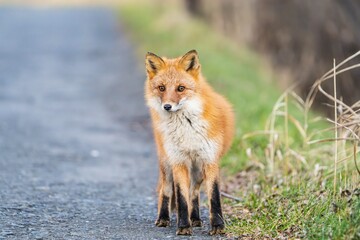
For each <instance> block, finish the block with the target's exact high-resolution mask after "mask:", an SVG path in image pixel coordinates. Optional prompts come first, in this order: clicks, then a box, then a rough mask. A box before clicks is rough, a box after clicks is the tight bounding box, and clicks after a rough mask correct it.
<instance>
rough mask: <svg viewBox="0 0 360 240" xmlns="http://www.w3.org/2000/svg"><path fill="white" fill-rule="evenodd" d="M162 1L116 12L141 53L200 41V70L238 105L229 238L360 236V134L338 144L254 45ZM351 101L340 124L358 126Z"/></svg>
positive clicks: (182, 49)
mask: <svg viewBox="0 0 360 240" xmlns="http://www.w3.org/2000/svg"><path fill="white" fill-rule="evenodd" d="M161 3H162V1H157V4H149V2H147V1H145V2H144V1H140V2H137V3H127V4H124V5H122V6H121V7H120V17H121V19H122V22H123V25H124V27H125V28H126V29H127V30H128V32H129V37H130V38H131V39H132V40H133V41H134V42H135V43H136V44H137V46H139V48H138V56H139V59H143V57H144V55H145V53H146V52H147V51H151V52H154V53H156V54H158V55H160V56H161V55H165V56H170V57H176V56H179V55H182V54H184V53H186V52H187V51H189V50H191V49H196V50H197V51H198V52H199V55H200V62H201V64H202V69H203V74H204V76H205V77H206V78H207V79H208V81H209V82H210V83H211V84H212V85H213V86H214V87H215V88H216V89H217V90H218V91H220V92H221V93H223V94H224V95H226V96H227V98H228V99H229V100H230V101H231V102H232V104H233V105H234V110H235V113H236V117H237V132H236V137H235V141H234V144H233V147H232V149H231V150H230V152H229V153H228V154H227V156H225V157H224V159H223V161H222V165H223V169H224V172H225V173H226V174H225V175H226V181H224V183H225V184H224V186H223V190H224V191H226V192H229V193H231V194H234V195H237V196H239V197H241V198H242V199H243V200H242V201H241V202H233V201H231V200H227V199H225V200H224V203H225V205H224V209H225V213H226V219H228V224H227V232H228V234H229V236H242V237H244V238H245V239H246V238H249V239H254V238H255V239H256V238H257V239H263V238H276V237H285V238H307V239H329V238H332V239H356V238H359V237H360V224H359V222H360V218H359V214H358V213H359V212H360V200H359V199H360V198H359V180H360V178H359V174H358V173H357V171H356V168H355V165H354V161H353V159H354V158H356V156H357V155H359V154H358V152H359V151H358V150H357V149H356V148H355V154H354V150H353V149H354V146H357V145H358V143H359V141H358V140H356V138H355V136H356V134H355V133H356V132H354V134H353V133H352V132H351V131H349V130H346V128H344V127H341V128H340V127H339V126H338V127H336V128H335V129H336V130H338V131H339V132H338V134H340V135H339V137H341V136H345V137H346V138H347V139H348V140H347V141H335V143H334V141H333V140H331V139H333V138H334V128H333V125H334V123H331V124H332V125H330V124H329V121H324V117H321V116H320V117H319V116H318V115H319V114H315V113H314V112H312V111H311V105H312V101H313V96H314V95H313V94H310V95H309V98H308V99H301V98H300V97H299V96H297V95H296V94H295V93H294V92H293V91H290V90H289V91H286V92H284V93H283V94H281V91H280V90H279V89H278V88H277V87H276V84H274V82H275V81H274V78H275V77H274V76H272V75H271V74H270V71H268V70H267V67H266V66H265V65H264V64H263V61H262V60H261V58H260V57H259V56H257V55H256V54H255V53H254V52H252V51H251V50H249V49H247V48H246V47H241V46H240V47H239V46H238V45H236V44H234V43H233V42H232V41H231V40H229V39H226V38H225V37H222V36H219V35H218V34H216V33H215V32H214V31H213V30H211V29H210V28H209V27H208V26H207V25H206V24H205V23H204V22H202V21H200V20H198V19H193V18H191V17H189V16H187V15H186V13H184V11H181V10H179V7H176V8H175V7H174V6H172V4H173V3H172V4H167V5H165V4H161ZM340 66H341V63H340V64H339V65H337V66H336V68H334V69H333V70H331V71H329V72H328V73H327V74H325V75H324V76H323V77H322V78H320V79H319V81H317V82H316V84H315V85H314V92H318V91H320V92H321V83H322V82H323V81H325V80H327V79H330V80H331V79H332V78H333V76H332V75H331V74H332V73H333V72H336V74H338V73H339V72H341V70H340V68H337V67H340ZM319 89H320V90H319ZM337 104H338V105H341V104H342V103H341V102H337ZM351 107H352V109H354V113H353V112H351V111H350V110H349V111H350V112H351V113H352V115H351V114H350V115H351V117H348V115H349V111H347V110H346V109H347V107H346V106H343V108H344V109H345V110H344V111H343V112H341V113H339V118H338V119H341V118H342V117H343V119H345V120H342V122H339V123H338V122H337V121H335V122H336V123H335V124H340V125H341V124H342V125H346V124H348V125H346V126H350V127H349V128H351V129H353V128H352V127H354V126H355V128H356V126H358V125H357V124H359V122H358V121H357V120H349V119H352V118H354V119H356V118H357V117H358V115H357V114H358V110H356V109H358V108H357V106H351ZM324 129H325V130H324ZM351 129H350V130H351ZM344 130H346V131H344ZM354 131H355V130H354ZM345 132H347V135H344V133H345ZM349 132H350V133H349ZM341 134H342V135H341ZM349 139H350V140H349ZM334 144H336V145H337V148H338V151H335V153H334ZM334 155H335V156H336V155H338V157H336V158H334ZM335 165H336V174H334V171H335ZM334 187H335V188H334Z"/></svg>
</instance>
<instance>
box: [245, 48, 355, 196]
mask: <svg viewBox="0 0 360 240" xmlns="http://www.w3.org/2000/svg"><path fill="white" fill-rule="evenodd" d="M359 55H360V51H359V52H357V53H356V54H354V55H352V56H351V57H349V58H347V59H346V60H344V61H342V62H341V63H340V64H338V65H336V64H335V61H334V67H333V68H332V69H331V70H330V71H328V72H327V73H326V74H325V75H323V76H322V77H321V78H320V79H318V80H317V81H315V83H314V85H313V86H312V88H311V91H310V92H309V94H308V96H307V97H306V99H302V98H301V97H300V96H298V95H297V94H296V93H295V92H294V89H295V88H296V85H293V86H292V87H290V88H289V89H288V90H286V91H285V92H284V93H283V94H282V95H281V96H280V97H279V98H278V100H277V101H276V103H275V104H274V107H273V110H272V112H271V114H270V116H269V118H268V120H267V123H266V126H265V129H264V130H262V131H255V132H250V133H247V134H244V135H243V140H244V141H246V140H247V139H249V138H252V137H255V136H258V135H266V136H268V144H267V147H266V149H265V150H264V154H265V159H266V161H265V163H258V164H260V165H261V164H263V168H266V170H267V171H268V173H270V174H273V175H275V174H277V173H279V172H281V173H283V174H285V175H287V174H288V173H289V172H301V167H300V166H306V167H307V169H309V168H313V170H315V166H318V167H317V168H319V164H320V165H322V166H321V168H322V169H329V168H330V170H329V171H328V173H331V174H332V176H333V184H334V192H336V190H339V189H343V188H346V187H348V184H351V185H352V186H353V187H355V186H357V184H359V180H360V178H359V175H360V172H359V171H358V166H357V163H356V155H357V154H358V153H359V150H357V145H359V144H360V137H359V132H360V101H358V102H356V103H355V104H353V105H352V106H348V105H346V104H345V103H344V102H343V101H341V99H338V97H337V94H336V84H337V81H336V76H337V75H339V74H342V73H344V72H346V71H350V70H352V69H354V68H359V67H360V64H354V65H351V66H348V67H346V63H348V62H349V61H350V60H354V59H356V57H358V56H359ZM344 66H345V67H344ZM329 80H333V84H334V93H333V94H330V93H328V92H326V91H325V90H324V89H323V88H322V84H323V83H324V82H325V81H329ZM317 94H323V95H324V96H326V97H327V98H329V99H330V100H331V101H333V103H334V104H333V105H331V106H329V107H332V108H333V110H334V116H335V118H334V119H333V120H332V119H329V118H327V119H325V118H323V117H318V116H317V117H313V116H312V113H311V108H312V105H313V103H314V99H315V97H316V95H317ZM290 110H292V113H291V112H290ZM321 121H323V122H324V121H327V122H329V123H331V124H333V125H334V126H333V127H327V128H324V129H319V128H318V126H327V125H325V124H319V125H317V124H316V122H321ZM289 125H290V126H289ZM311 125H312V126H311ZM289 127H291V128H292V129H293V131H291V132H290V130H289ZM294 131H296V132H297V133H294ZM331 133H332V135H333V137H331ZM295 134H297V135H298V136H299V139H297V140H294V135H295ZM298 140H300V141H298ZM299 142H301V143H302V144H301V145H300V146H299ZM331 142H333V158H334V161H333V162H332V163H330V162H328V161H323V160H322V161H320V162H319V161H313V160H311V158H313V157H314V154H318V156H319V157H318V158H317V159H324V158H328V155H329V154H330V153H329V149H330V148H332V146H330V145H329V143H331ZM320 145H321V146H320ZM324 150H325V151H324ZM350 160H353V161H352V163H350ZM338 175H339V176H338ZM338 182H339V183H338ZM338 184H339V185H338Z"/></svg>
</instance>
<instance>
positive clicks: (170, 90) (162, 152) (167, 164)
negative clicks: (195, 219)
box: [145, 50, 235, 234]
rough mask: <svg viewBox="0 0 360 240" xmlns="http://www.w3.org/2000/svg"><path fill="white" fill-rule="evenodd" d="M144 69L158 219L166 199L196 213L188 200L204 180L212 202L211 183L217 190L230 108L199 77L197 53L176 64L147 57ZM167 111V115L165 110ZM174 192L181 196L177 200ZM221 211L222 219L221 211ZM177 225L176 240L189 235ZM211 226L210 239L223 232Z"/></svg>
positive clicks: (231, 125) (228, 141) (230, 127)
mask: <svg viewBox="0 0 360 240" xmlns="http://www.w3.org/2000/svg"><path fill="white" fill-rule="evenodd" d="M145 63H146V70H147V80H146V83H145V98H146V101H147V103H148V105H149V107H150V113H151V118H152V124H153V130H154V138H155V141H156V146H157V153H158V157H159V167H160V176H159V186H158V191H159V218H161V211H163V212H164V211H165V210H162V209H166V207H167V206H162V205H163V203H162V202H163V199H164V197H165V198H171V199H172V200H174V199H173V197H172V196H173V195H176V199H177V201H178V200H179V199H181V197H183V198H184V199H185V201H183V202H184V206H185V205H186V206H188V208H187V209H188V210H189V211H190V210H191V211H192V210H194V209H193V207H192V206H191V200H192V199H194V201H195V199H196V198H198V189H199V187H200V184H201V182H202V181H203V179H204V180H205V182H206V184H205V185H206V186H207V191H208V196H209V200H210V198H211V197H212V195H211V194H212V193H211V192H212V191H213V190H214V189H213V186H215V185H214V184H215V183H216V186H217V187H216V189H218V183H219V162H220V158H221V157H222V156H223V155H224V154H225V153H226V151H227V150H228V149H229V148H230V146H231V143H232V139H233V136H234V128H235V127H234V124H235V120H234V114H233V110H232V107H231V105H230V104H229V103H228V101H227V100H226V99H225V98H224V97H223V96H221V95H220V94H218V93H216V92H215V91H214V89H213V88H212V87H211V86H210V85H209V84H208V83H207V82H206V80H205V78H204V77H203V76H202V74H201V66H200V63H199V59H198V55H197V53H196V51H194V50H193V51H190V52H188V53H187V54H185V55H184V56H182V57H178V58H175V59H167V58H160V57H158V56H156V55H155V54H152V53H148V54H147V55H146V60H145ZM166 105H168V106H170V107H171V109H167V110H165V109H166ZM185 125H186V126H185ZM194 169H195V170H194ZM194 171H195V173H193V172H194ZM174 186H175V188H176V187H178V188H179V190H180V191H178V192H176V194H175V189H174ZM190 188H191V190H190ZM179 194H180V195H181V196H180V195H179ZM178 195H179V196H178ZM193 195H194V196H193ZM219 204H220V203H219ZM178 205H179V204H178ZM180 205H181V204H180ZM162 207H163V208H162ZM179 208H181V206H180V207H179V206H177V210H178V213H180V212H181V209H180V210H179ZM219 211H220V213H221V207H220V210H219ZM185 212H186V211H185ZM165 213H166V211H165ZM211 214H212V211H211ZM165 215H166V214H165ZM195 215H196V214H195ZM189 216H190V212H189ZM189 216H186V217H184V219H179V216H178V225H179V224H180V225H181V224H182V221H183V222H185V223H186V222H187V221H186V218H189ZM210 218H211V219H214V218H216V216H215V217H214V216H211V217H210ZM159 220H162V219H158V221H157V225H158V226H167V224H164V222H163V221H162V222H161V221H160V222H161V223H159ZM212 221H213V220H212ZM214 221H215V220H214ZM212 224H213V223H212ZM180 225H179V226H178V232H177V233H178V234H191V228H188V227H184V226H180ZM185 225H186V224H185ZM213 225H214V226H213V227H214V228H213V230H212V232H213V233H215V234H217V233H220V232H221V231H222V230H223V229H222V228H221V229H220V228H219V229H217V227H218V226H217V225H216V223H214V224H213ZM215 225H216V226H215ZM214 229H215V230H214Z"/></svg>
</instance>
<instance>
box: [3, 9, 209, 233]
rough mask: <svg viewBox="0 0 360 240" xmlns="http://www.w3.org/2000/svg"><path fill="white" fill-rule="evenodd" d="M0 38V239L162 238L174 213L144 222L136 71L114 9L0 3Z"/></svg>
mask: <svg viewBox="0 0 360 240" xmlns="http://www.w3.org/2000/svg"><path fill="white" fill-rule="evenodd" d="M0 36H1V37H0V239H173V238H174V237H175V231H176V229H175V219H174V218H173V219H172V227H170V228H156V227H155V226H154V221H155V218H156V192H155V188H156V181H157V160H156V154H155V151H154V149H155V148H154V144H153V141H152V135H151V130H150V124H149V117H148V111H147V109H146V107H145V105H144V100H143V82H144V79H145V76H144V74H143V72H144V70H143V66H142V63H139V62H138V61H136V59H135V58H134V51H133V46H132V45H131V44H130V43H129V42H128V40H127V39H126V37H125V36H124V34H123V33H122V28H121V27H120V24H119V19H118V18H117V16H116V14H115V13H114V12H112V11H111V10H108V9H102V8H73V9H72V8H39V9H36V8H21V7H20V8H19V7H17V8H13V7H1V8H0ZM203 211H206V210H204V209H203ZM204 219H205V227H204V228H200V229H195V231H194V237H192V238H199V239H203V238H205V237H206V236H207V232H208V221H206V219H207V218H206V217H205V218H204ZM182 239H183V238H182Z"/></svg>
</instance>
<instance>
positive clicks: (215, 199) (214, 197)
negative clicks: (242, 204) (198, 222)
mask: <svg viewBox="0 0 360 240" xmlns="http://www.w3.org/2000/svg"><path fill="white" fill-rule="evenodd" d="M210 204H211V218H210V220H211V231H210V235H214V234H223V233H224V229H225V225H224V220H223V215H222V210H221V202H220V191H219V184H218V182H216V181H215V182H214V185H213V189H212V194H211V200H210Z"/></svg>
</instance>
